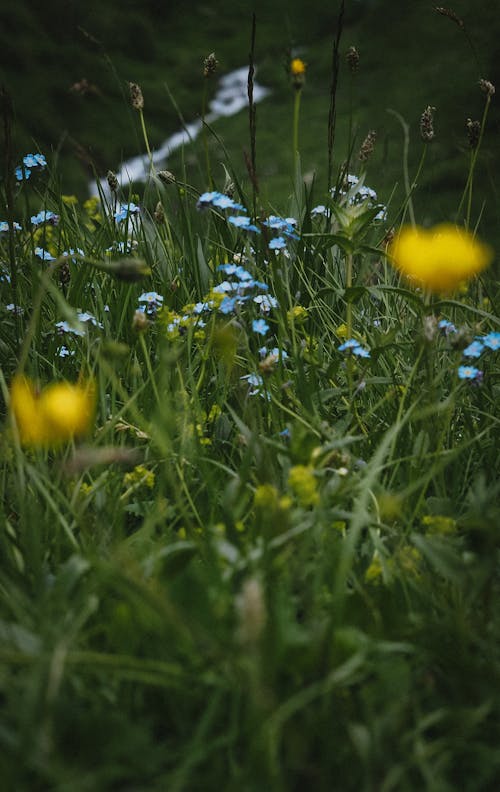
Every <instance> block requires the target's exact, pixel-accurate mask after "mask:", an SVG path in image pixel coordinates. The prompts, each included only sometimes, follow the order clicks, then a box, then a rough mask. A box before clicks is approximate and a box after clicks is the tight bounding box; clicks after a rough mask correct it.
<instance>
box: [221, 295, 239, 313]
mask: <svg viewBox="0 0 500 792" xmlns="http://www.w3.org/2000/svg"><path fill="white" fill-rule="evenodd" d="M235 305H236V297H224V299H223V300H222V302H221V304H220V305H219V311H220V312H221V313H223V314H229V313H232V312H233V311H234V306H235Z"/></svg>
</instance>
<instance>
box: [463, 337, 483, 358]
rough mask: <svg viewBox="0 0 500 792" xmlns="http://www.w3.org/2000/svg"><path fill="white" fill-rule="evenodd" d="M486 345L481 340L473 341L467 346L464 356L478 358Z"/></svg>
mask: <svg viewBox="0 0 500 792" xmlns="http://www.w3.org/2000/svg"><path fill="white" fill-rule="evenodd" d="M483 349H484V346H483V344H482V342H481V341H473V342H472V344H469V346H468V347H465V349H464V351H463V353H462V354H463V356H464V357H468V358H478V357H480V355H481V352H482V351H483Z"/></svg>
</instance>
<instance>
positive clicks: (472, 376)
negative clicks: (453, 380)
mask: <svg viewBox="0 0 500 792" xmlns="http://www.w3.org/2000/svg"><path fill="white" fill-rule="evenodd" d="M458 377H459V379H462V380H471V381H473V382H481V380H482V379H483V372H482V371H480V370H479V369H477V368H475V367H474V366H459V368H458Z"/></svg>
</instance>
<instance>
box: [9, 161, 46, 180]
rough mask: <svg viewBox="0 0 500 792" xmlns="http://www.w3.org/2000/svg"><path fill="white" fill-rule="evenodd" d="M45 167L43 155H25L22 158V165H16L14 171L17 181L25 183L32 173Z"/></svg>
mask: <svg viewBox="0 0 500 792" xmlns="http://www.w3.org/2000/svg"><path fill="white" fill-rule="evenodd" d="M46 167H47V160H46V159H45V157H44V155H43V154H26V156H24V157H23V162H22V165H18V166H17V167H16V170H15V175H16V179H17V181H20V182H21V181H27V180H28V179H29V178H30V176H31V173H32V171H34V170H36V171H38V170H43V168H46Z"/></svg>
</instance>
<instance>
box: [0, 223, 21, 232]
mask: <svg viewBox="0 0 500 792" xmlns="http://www.w3.org/2000/svg"><path fill="white" fill-rule="evenodd" d="M12 225H13V226H14V231H22V228H21V226H20V225H19V223H13V224H12ZM8 230H9V224H8V222H7V221H6V220H2V221H1V222H0V234H4V233H6V232H7V231H8Z"/></svg>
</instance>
